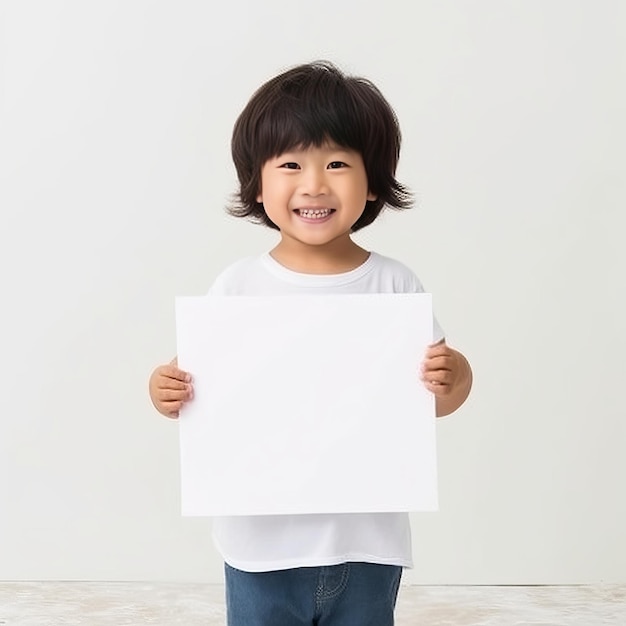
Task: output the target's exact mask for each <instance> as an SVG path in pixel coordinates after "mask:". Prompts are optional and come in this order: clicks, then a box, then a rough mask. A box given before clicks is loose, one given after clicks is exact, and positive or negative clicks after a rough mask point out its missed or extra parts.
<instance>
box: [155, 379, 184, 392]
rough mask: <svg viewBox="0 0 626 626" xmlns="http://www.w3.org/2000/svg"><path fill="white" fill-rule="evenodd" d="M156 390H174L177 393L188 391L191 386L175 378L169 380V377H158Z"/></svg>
mask: <svg viewBox="0 0 626 626" xmlns="http://www.w3.org/2000/svg"><path fill="white" fill-rule="evenodd" d="M157 388H158V389H175V390H178V391H183V390H185V389H190V388H191V385H190V384H189V383H184V382H182V381H180V380H178V379H176V378H170V377H169V376H160V377H159V379H158V380H157Z"/></svg>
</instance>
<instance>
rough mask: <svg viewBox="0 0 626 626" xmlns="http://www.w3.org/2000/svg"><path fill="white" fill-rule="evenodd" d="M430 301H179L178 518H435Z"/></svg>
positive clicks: (400, 297) (414, 297)
mask: <svg viewBox="0 0 626 626" xmlns="http://www.w3.org/2000/svg"><path fill="white" fill-rule="evenodd" d="M432 320H433V317H432V303H431V296H430V294H373V295H369V294H367V295H365V294H364V295H339V296H272V297H248V296H205V297H183V298H177V299H176V326H177V341H178V363H179V366H180V367H181V368H182V369H184V370H186V371H189V372H190V373H191V374H192V375H193V378H194V391H195V396H194V399H193V400H192V401H191V402H190V403H189V404H187V405H186V406H185V407H184V409H183V411H181V415H180V453H181V480H182V485H181V487H182V491H181V495H182V513H183V515H263V514H284V513H348V512H352V513H357V512H384V511H432V510H436V509H437V472H436V442H435V413H434V398H433V396H432V394H430V393H429V392H428V391H427V390H426V389H425V388H424V386H423V383H422V382H421V381H420V378H419V366H420V364H421V361H422V358H423V355H424V352H425V350H426V347H427V345H428V344H430V343H431V342H432V333H433V328H432V327H433V321H432Z"/></svg>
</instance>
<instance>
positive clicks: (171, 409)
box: [161, 402, 184, 417]
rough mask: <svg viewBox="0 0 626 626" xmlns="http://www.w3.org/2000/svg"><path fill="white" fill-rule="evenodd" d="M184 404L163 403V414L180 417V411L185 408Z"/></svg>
mask: <svg viewBox="0 0 626 626" xmlns="http://www.w3.org/2000/svg"><path fill="white" fill-rule="evenodd" d="M183 405H184V402H162V403H161V409H162V411H161V412H162V413H165V414H166V415H168V416H169V417H178V415H179V413H180V410H181V409H182V408H183Z"/></svg>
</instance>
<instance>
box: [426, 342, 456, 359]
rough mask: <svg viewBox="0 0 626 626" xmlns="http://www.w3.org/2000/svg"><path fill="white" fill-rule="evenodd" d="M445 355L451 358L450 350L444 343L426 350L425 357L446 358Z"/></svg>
mask: <svg viewBox="0 0 626 626" xmlns="http://www.w3.org/2000/svg"><path fill="white" fill-rule="evenodd" d="M446 355H447V356H452V350H451V349H450V347H449V346H448V345H447V344H445V343H436V344H433V345H432V346H428V348H426V356H427V357H435V356H446Z"/></svg>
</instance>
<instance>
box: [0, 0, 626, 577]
mask: <svg viewBox="0 0 626 626" xmlns="http://www.w3.org/2000/svg"><path fill="white" fill-rule="evenodd" d="M625 6H626V5H625V4H624V3H622V2H620V1H619V0H613V1H611V0H604V1H601V2H592V1H591V0H589V1H587V2H582V1H572V0H568V1H566V0H560V1H557V0H549V1H543V2H539V1H526V2H514V1H502V0H492V1H485V0H482V1H478V0H476V1H474V2H461V1H458V2H451V1H444V2H442V1H437V2H435V1H430V2H408V0H407V1H406V2H401V1H399V0H398V1H392V2H390V1H387V2H386V3H381V2H364V1H357V0H353V1H352V2H349V3H337V2H326V1H325V0H320V1H319V2H317V3H314V4H294V3H285V2H277V1H274V0H272V1H266V2H255V1H254V0H236V1H233V2H228V3H209V2H202V1H199V0H198V1H192V0H187V1H184V2H173V1H172V2H164V1H161V2H157V1H147V0H146V1H138V0H132V1H125V2H122V1H120V0H117V1H111V0H109V1H107V2H104V1H102V2H81V1H79V0H74V1H66V2H60V1H51V2H43V1H42V2H35V1H20V2H18V1H17V0H15V1H13V2H6V3H5V5H4V15H3V16H2V17H3V18H4V22H3V26H4V33H3V35H2V45H3V47H2V55H3V57H2V65H1V67H2V72H3V83H2V85H3V93H2V97H3V112H2V122H3V126H2V137H1V145H2V151H3V158H4V159H5V163H4V167H3V168H2V180H1V181H0V182H1V185H0V192H1V194H2V195H1V196H0V201H1V203H2V204H1V215H2V221H1V222H0V224H1V226H0V229H1V230H0V268H1V269H0V272H1V283H0V284H1V286H2V324H1V325H0V346H2V357H3V358H2V360H1V361H0V381H2V387H1V389H2V399H1V403H0V406H1V407H2V417H1V421H0V507H1V508H0V579H113V580H122V579H123V580H135V579H155V580H202V581H204V580H211V581H218V580H220V579H221V564H220V561H219V557H218V555H217V554H216V552H215V550H214V548H213V547H212V544H211V540H210V533H209V524H208V522H207V521H205V520H198V519H183V518H181V517H180V515H179V486H178V480H179V476H178V447H177V446H178V439H177V426H176V424H175V423H173V422H169V421H167V420H165V419H162V418H160V417H159V416H157V415H156V413H155V412H154V411H153V410H152V408H151V406H150V404H149V400H148V396H147V393H146V386H147V378H148V375H149V373H150V371H151V370H152V368H153V367H154V366H155V365H156V364H158V363H160V362H163V361H165V360H168V359H169V358H170V357H171V355H173V354H174V352H175V338H174V316H173V300H174V297H175V296H176V295H196V294H202V293H204V292H205V291H206V290H207V288H208V286H209V285H210V283H211V281H212V279H213V277H214V276H215V275H216V273H217V272H218V271H220V270H221V269H222V268H223V267H224V266H225V265H226V264H227V263H229V262H231V261H232V260H235V259H237V258H239V257H240V256H242V255H244V254H253V253H255V252H260V251H262V250H265V249H267V248H268V247H269V246H270V245H272V242H273V241H274V235H273V234H272V233H271V232H270V231H267V230H264V229H263V228H262V227H260V226H254V225H250V224H247V223H245V222H240V221H237V220H234V219H232V218H227V217H226V216H225V214H224V212H223V210H222V207H223V206H224V204H225V202H226V201H227V199H228V196H229V194H230V193H231V192H232V191H233V190H234V170H233V168H232V166H231V162H230V155H229V139H230V132H231V127H232V124H233V122H234V120H235V118H236V116H237V114H238V113H239V111H240V110H241V108H242V107H243V105H244V104H245V102H246V100H247V98H248V97H249V96H250V94H251V93H252V91H253V90H254V89H256V87H258V86H259V85H260V84H261V83H262V82H263V81H264V80H265V79H267V78H269V77H270V76H272V75H273V74H275V73H276V72H278V71H280V70H282V69H284V68H286V67H288V66H291V65H293V64H295V63H299V62H303V61H309V60H313V59H316V58H330V59H331V60H334V61H336V62H337V63H339V64H340V65H341V66H342V67H344V68H345V69H346V70H348V71H351V72H355V73H358V74H363V75H366V76H368V77H370V78H371V79H373V80H374V81H375V82H376V83H377V84H378V85H379V87H380V88H381V89H382V91H383V92H384V93H385V94H386V96H387V97H388V99H389V100H390V101H391V102H392V104H393V105H394V106H395V108H396V110H397V113H398V115H399V118H400V121H401V125H402V128H403V132H404V140H405V141H404V150H403V156H402V164H401V168H400V178H401V179H402V180H403V181H404V182H406V183H407V184H409V185H410V186H412V187H413V189H414V190H415V191H416V192H417V194H418V197H419V203H418V207H417V208H416V209H415V210H413V211H412V212H405V213H403V214H396V213H388V214H386V215H385V217H383V218H381V220H380V221H379V222H377V223H376V224H374V225H373V226H371V227H370V228H369V229H367V230H366V232H364V233H363V234H362V235H360V236H359V241H361V242H362V243H363V244H364V245H366V246H368V247H371V248H374V249H376V250H378V251H379V252H381V253H384V254H389V255H391V256H395V257H397V258H399V259H401V260H402V261H404V262H405V263H407V264H409V265H410V266H412V267H413V268H414V269H415V271H416V272H417V273H418V274H419V275H420V277H421V278H422V280H423V282H424V283H425V285H426V286H427V288H428V289H429V290H431V291H432V292H433V293H434V298H435V306H436V310H437V314H438V317H439V318H440V321H441V322H442V324H443V325H444V327H445V328H446V330H447V333H448V337H449V341H450V342H451V343H452V344H453V345H456V346H458V347H459V348H461V349H462V350H463V351H464V352H465V353H466V354H467V355H468V356H469V358H470V359H471V361H472V364H473V367H474V371H475V379H476V382H475V389H474V392H473V395H472V397H471V400H470V401H469V402H468V404H467V405H466V406H465V407H464V408H463V409H462V410H461V411H460V412H459V414H458V416H456V417H451V418H448V419H446V420H442V421H441V422H440V423H439V427H438V429H439V430H438V434H439V451H440V477H441V478H440V504H441V511H440V512H439V513H437V514H431V515H416V516H414V518H413V522H414V530H415V556H416V569H415V570H414V571H412V572H410V573H409V574H408V575H407V576H406V578H405V580H406V581H408V582H420V583H573V582H576V583H581V582H598V581H607V582H608V581H614V582H616V581H622V582H624V581H625V580H626V547H625V546H626V544H625V541H624V534H623V529H624V528H626V506H625V497H624V493H625V489H624V476H625V475H626V454H624V449H625V447H626V446H625V444H626V431H625V426H624V422H625V419H624V417H625V411H624V408H623V406H622V403H621V394H622V390H623V387H624V384H623V377H624V373H625V367H624V350H625V348H626V346H625V335H624V326H623V320H624V319H625V317H626V310H625V308H626V307H625V296H624V279H623V277H624V268H625V267H626V263H625V262H626V258H625V256H626V255H625V253H624V246H623V245H620V244H621V239H622V237H623V233H624V228H625V226H626V220H625V218H624V205H625V201H626V190H625V182H624V180H625V176H624V169H625V165H626V159H625V155H624V145H625V144H626V130H625V122H624V118H625V116H624V111H625V110H626V98H625V88H624V76H625V73H624V72H625V70H626V55H625V47H624V43H623V42H624V32H625V27H626V11H625Z"/></svg>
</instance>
